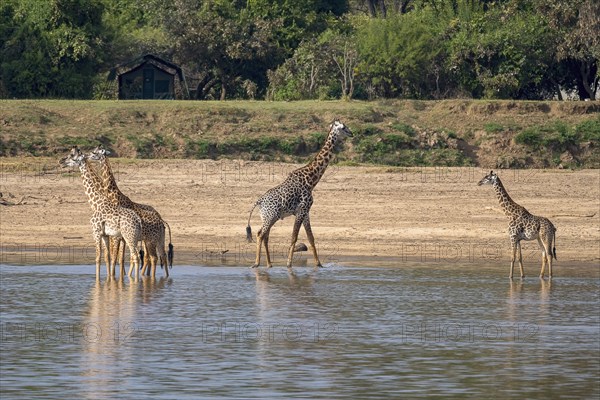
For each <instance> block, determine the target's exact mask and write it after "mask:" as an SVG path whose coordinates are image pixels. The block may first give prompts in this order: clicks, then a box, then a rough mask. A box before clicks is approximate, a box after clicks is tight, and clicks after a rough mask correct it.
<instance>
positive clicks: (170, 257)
mask: <svg viewBox="0 0 600 400" xmlns="http://www.w3.org/2000/svg"><path fill="white" fill-rule="evenodd" d="M163 223H164V224H165V225H166V226H167V229H169V250H167V262H168V264H169V268H173V255H174V254H175V251H174V250H173V244H172V243H171V242H172V240H171V227H170V226H169V224H167V222H166V221H165V220H163Z"/></svg>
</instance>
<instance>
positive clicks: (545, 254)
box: [537, 237, 548, 279]
mask: <svg viewBox="0 0 600 400" xmlns="http://www.w3.org/2000/svg"><path fill="white" fill-rule="evenodd" d="M537 241H538V244H539V246H540V249H541V250H542V269H541V270H540V278H541V279H544V270H545V269H546V262H547V260H548V257H547V254H548V253H547V252H546V247H545V246H544V244H543V243H542V240H541V239H540V238H539V237H538V239H537Z"/></svg>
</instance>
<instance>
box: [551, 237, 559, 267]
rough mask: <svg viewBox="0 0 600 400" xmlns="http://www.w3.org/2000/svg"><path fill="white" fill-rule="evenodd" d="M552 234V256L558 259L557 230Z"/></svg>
mask: <svg viewBox="0 0 600 400" xmlns="http://www.w3.org/2000/svg"><path fill="white" fill-rule="evenodd" d="M552 236H553V237H552V239H553V240H552V257H554V259H555V260H556V261H558V258H556V230H555V231H554V234H553V235H552Z"/></svg>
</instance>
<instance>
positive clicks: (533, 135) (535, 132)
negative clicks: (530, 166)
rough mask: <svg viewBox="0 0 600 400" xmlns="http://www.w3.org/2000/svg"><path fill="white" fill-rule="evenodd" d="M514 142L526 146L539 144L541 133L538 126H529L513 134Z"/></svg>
mask: <svg viewBox="0 0 600 400" xmlns="http://www.w3.org/2000/svg"><path fill="white" fill-rule="evenodd" d="M515 142H516V143H519V144H524V145H527V146H532V147H533V146H536V147H538V146H540V145H541V144H542V133H541V132H540V130H539V128H537V127H531V128H527V129H525V130H524V131H523V132H521V133H519V134H517V136H515Z"/></svg>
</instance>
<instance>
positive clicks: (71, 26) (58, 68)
mask: <svg viewBox="0 0 600 400" xmlns="http://www.w3.org/2000/svg"><path fill="white" fill-rule="evenodd" d="M102 11H103V6H102V3H101V2H100V1H94V0H50V1H46V2H39V1H33V0H20V1H17V0H13V1H9V2H7V3H5V4H4V5H3V7H2V15H3V18H2V19H3V20H4V23H3V25H4V27H3V32H2V33H1V35H2V37H3V39H4V40H3V42H2V45H1V47H0V60H1V61H0V80H2V84H3V86H4V90H5V91H6V92H7V94H8V95H9V96H11V97H67V98H78V97H83V98H88V97H91V92H92V85H93V76H94V75H95V73H96V72H97V70H98V69H99V66H100V64H101V63H102V59H103V56H104V53H103V45H104V38H103V26H102V23H101V20H102V18H101V17H102ZM9 18H10V19H11V20H12V22H11V23H7V20H8V19H9Z"/></svg>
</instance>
